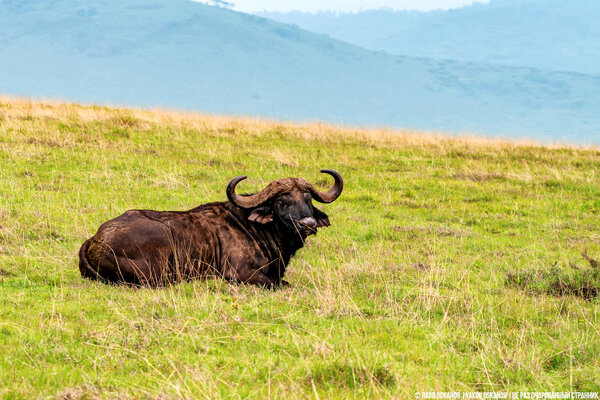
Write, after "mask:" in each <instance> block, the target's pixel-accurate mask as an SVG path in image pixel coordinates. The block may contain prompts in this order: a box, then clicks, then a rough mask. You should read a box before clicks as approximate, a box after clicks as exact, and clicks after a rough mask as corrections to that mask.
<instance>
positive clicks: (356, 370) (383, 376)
mask: <svg viewBox="0 0 600 400" xmlns="http://www.w3.org/2000/svg"><path fill="white" fill-rule="evenodd" d="M308 379H309V380H310V379H312V380H313V381H314V382H315V383H317V384H319V385H331V386H345V387H349V388H357V387H360V386H369V385H372V384H376V385H379V386H385V387H391V386H393V385H394V384H395V383H396V377H395V376H394V374H393V373H392V372H391V371H390V370H389V369H388V368H386V367H384V366H378V367H375V368H372V369H369V368H365V367H360V366H353V365H350V364H346V363H341V362H334V363H331V364H324V365H321V366H320V367H318V368H316V370H315V371H314V372H313V373H312V376H311V377H309V378H308Z"/></svg>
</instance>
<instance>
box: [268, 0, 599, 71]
mask: <svg viewBox="0 0 600 400" xmlns="http://www.w3.org/2000/svg"><path fill="white" fill-rule="evenodd" d="M258 15H262V16H264V17H267V18H270V19H273V20H277V21H280V22H284V23H287V24H295V25H297V26H299V27H301V28H303V29H307V30H310V31H313V32H317V33H322V34H327V35H329V36H330V37H332V38H336V39H339V40H344V41H347V42H349V43H353V44H356V45H357V46H361V47H364V48H367V49H371V50H383V51H386V52H389V53H391V54H398V55H407V56H414V57H429V58H435V59H452V60H460V61H466V62H473V63H485V64H499V65H510V66H516V67H533V68H539V69H544V70H552V71H573V72H581V73H585V74H600V24H599V23H598V21H600V2H598V1H597V0H572V1H563V0H491V1H490V2H487V3H474V4H472V5H469V6H465V7H462V8H457V9H451V10H437V11H429V12H419V11H394V10H392V9H380V10H369V11H363V12H359V13H337V12H319V13H302V12H297V11H296V12H290V13H277V12H263V13H259V14H258Z"/></svg>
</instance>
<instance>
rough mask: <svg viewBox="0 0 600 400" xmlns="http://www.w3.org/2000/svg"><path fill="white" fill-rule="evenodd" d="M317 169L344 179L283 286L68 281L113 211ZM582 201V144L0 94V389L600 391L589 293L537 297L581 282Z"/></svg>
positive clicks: (597, 247)
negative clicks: (239, 179)
mask: <svg viewBox="0 0 600 400" xmlns="http://www.w3.org/2000/svg"><path fill="white" fill-rule="evenodd" d="M321 168H333V169H336V170H338V171H339V172H340V173H341V174H342V176H343V177H344V179H345V189H344V193H343V194H342V196H341V197H340V198H339V199H338V200H337V201H336V202H334V203H331V204H329V205H323V206H322V209H324V210H325V211H326V212H327V213H328V214H329V215H330V219H331V223H332V226H331V227H330V228H328V229H323V230H321V231H320V232H319V234H318V235H317V236H316V237H311V238H310V239H309V241H308V244H307V246H306V247H305V248H304V249H302V250H301V251H300V252H299V253H298V254H297V256H296V257H295V258H294V259H293V261H292V263H291V265H290V268H289V271H288V275H286V279H287V280H288V281H289V282H290V283H291V285H292V287H291V288H285V289H281V290H277V291H274V292H271V291H267V290H264V289H260V288H256V287H248V286H235V285H229V284H227V283H225V282H223V281H221V280H206V281H196V282H192V283H184V284H179V285H174V286H171V287H167V288H162V289H133V288H128V287H119V286H107V285H103V284H100V283H97V282H92V281H88V280H84V279H82V278H81V277H80V275H79V270H78V265H77V250H78V249H79V246H80V245H81V243H82V242H83V241H84V240H85V239H87V238H88V237H90V236H91V235H93V234H94V233H95V231H96V229H97V228H98V227H99V226H100V224H101V223H102V222H104V221H106V220H108V219H110V218H113V217H115V216H117V215H119V214H121V213H122V212H124V211H125V210H127V209H132V208H152V209H159V210H167V209H169V210H184V209H189V208H192V207H194V206H196V205H198V204H201V203H204V202H208V201H217V200H225V198H226V197H225V186H226V184H227V183H228V182H229V180H230V179H231V178H233V177H235V176H237V175H241V174H246V175H248V176H249V179H248V180H247V181H244V182H243V183H242V184H241V187H240V190H241V191H251V190H259V189H260V188H262V187H263V186H264V185H266V184H267V183H268V182H269V181H271V180H273V179H276V178H281V177H286V176H297V177H303V178H306V179H307V180H309V181H311V182H313V183H316V184H317V185H318V186H319V187H321V188H325V187H327V185H329V184H330V182H329V180H328V178H327V177H326V176H324V175H321V174H320V173H319V169H321ZM599 214H600V151H598V150H594V149H577V148H566V147H563V148H561V147H555V148H547V147H542V146H537V145H534V144H526V143H521V144H516V143H511V142H503V141H486V140H480V139H468V138H459V139H452V138H447V137H443V136H432V135H418V134H413V133H407V132H398V133H397V135H396V136H394V134H390V133H389V132H387V133H386V132H375V131H371V132H369V131H353V130H352V129H334V128H331V127H328V126H321V125H306V126H295V125H291V124H278V123H275V122H273V123H270V122H264V121H256V120H250V119H245V120H235V119H228V118H217V117H209V116H205V117H203V116H195V115H179V114H175V113H166V112H157V113H152V112H142V111H134V110H122V109H120V110H119V109H115V110H113V109H108V108H101V107H81V106H76V105H60V104H41V103H29V102H25V101H16V100H7V99H0V226H1V227H0V396H1V397H3V398H9V399H12V398H54V397H60V398H70V399H85V398H92V399H93V398H128V397H129V398H211V399H213V398H221V397H222V398H238V397H239V398H256V399H262V398H266V397H273V398H285V399H288V398H306V397H314V398H317V397H319V398H322V399H324V398H367V397H368V398H412V394H413V393H414V392H416V391H425V390H427V391H443V390H456V391H506V390H511V391H525V390H528V391H568V390H574V391H598V390H600V351H599V349H600V332H599V327H600V302H599V300H598V298H597V297H594V296H592V297H590V298H584V297H582V296H579V295H578V292H577V291H576V290H575V291H565V292H558V293H557V292H553V291H552V290H546V289H548V288H550V287H551V286H552V281H551V279H549V277H551V276H552V275H557V276H561V277H566V278H564V279H566V280H567V281H568V282H571V283H574V284H579V283H581V282H583V281H582V280H581V279H584V280H585V279H588V278H589V276H591V277H592V278H589V279H588V280H587V281H585V282H587V283H588V284H590V285H597V284H598V281H597V280H595V281H594V279H596V278H597V276H596V275H594V273H589V274H588V275H589V276H588V275H585V274H584V273H583V272H578V271H583V270H584V268H588V269H589V268H593V267H592V266H590V265H588V261H586V260H585V259H584V258H582V256H581V252H583V251H587V254H588V255H589V256H590V257H591V258H595V259H599V258H600V220H599ZM571 264H573V265H575V266H577V267H578V268H579V269H576V268H573V267H572V266H571ZM584 275H585V276H584ZM594 276H596V278H594ZM569 277H570V278H569ZM582 277H583V278H582ZM586 277H587V278H586ZM544 279H545V280H544ZM569 279H570V280H569ZM523 282H526V283H525V284H524V283H523ZM578 282H579V283H578Z"/></svg>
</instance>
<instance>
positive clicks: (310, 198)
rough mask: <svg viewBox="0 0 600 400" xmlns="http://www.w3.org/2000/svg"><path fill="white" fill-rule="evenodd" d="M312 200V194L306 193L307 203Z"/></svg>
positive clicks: (305, 199)
mask: <svg viewBox="0 0 600 400" xmlns="http://www.w3.org/2000/svg"><path fill="white" fill-rule="evenodd" d="M311 200H312V196H311V195H310V194H309V193H307V194H305V195H304V201H305V202H306V203H310V201H311Z"/></svg>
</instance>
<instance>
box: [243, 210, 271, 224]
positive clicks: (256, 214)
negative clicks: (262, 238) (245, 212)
mask: <svg viewBox="0 0 600 400" xmlns="http://www.w3.org/2000/svg"><path fill="white" fill-rule="evenodd" d="M248 220H249V221H252V222H258V223H259V224H268V223H269V222H273V213H271V210H270V209H269V208H268V207H258V208H255V209H254V210H252V212H251V213H250V215H249V216H248Z"/></svg>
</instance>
